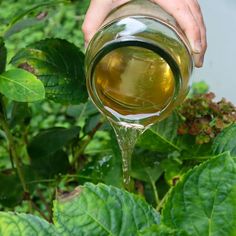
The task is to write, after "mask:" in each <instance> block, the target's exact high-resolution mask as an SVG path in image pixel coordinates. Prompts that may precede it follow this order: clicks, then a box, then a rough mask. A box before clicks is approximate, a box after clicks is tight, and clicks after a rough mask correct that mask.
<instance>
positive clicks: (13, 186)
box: [0, 173, 24, 235]
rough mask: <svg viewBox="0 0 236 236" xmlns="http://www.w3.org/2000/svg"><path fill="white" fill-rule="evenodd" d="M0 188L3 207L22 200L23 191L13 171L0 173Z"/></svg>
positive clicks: (11, 205) (0, 201)
mask: <svg viewBox="0 0 236 236" xmlns="http://www.w3.org/2000/svg"><path fill="white" fill-rule="evenodd" d="M0 189H1V191H0V204H1V205H3V206H5V207H14V206H16V205H17V204H19V203H20V202H21V201H22V200H23V193H24V191H23V188H22V186H21V184H20V180H19V178H18V176H17V175H16V174H15V173H13V174H11V173H10V174H3V173H0ZM0 235H1V234H0Z"/></svg>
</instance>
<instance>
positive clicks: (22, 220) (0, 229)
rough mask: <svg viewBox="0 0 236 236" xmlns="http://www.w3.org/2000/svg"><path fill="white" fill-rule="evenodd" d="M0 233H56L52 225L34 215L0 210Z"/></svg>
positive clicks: (16, 235)
mask: <svg viewBox="0 0 236 236" xmlns="http://www.w3.org/2000/svg"><path fill="white" fill-rule="evenodd" d="M0 235H4V236H10V235H11V236H23V235H24V236H48V235H51V236H53V235H55V236H56V235H58V234H57V233H56V230H55V229H54V227H53V225H51V224H49V223H48V222H47V221H45V220H43V219H40V218H38V217H36V216H32V215H26V214H17V213H10V212H0Z"/></svg>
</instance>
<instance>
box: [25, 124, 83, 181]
mask: <svg viewBox="0 0 236 236" xmlns="http://www.w3.org/2000/svg"><path fill="white" fill-rule="evenodd" d="M79 131H80V129H79V128H77V127H74V128H70V129H65V128H52V129H48V130H45V131H43V132H41V133H40V134H38V135H37V136H36V137H34V138H33V140H32V141H31V142H30V144H29V146H28V153H29V156H30V158H31V165H32V167H33V168H34V170H35V171H36V172H37V173H38V174H39V175H42V176H45V177H53V176H54V175H56V174H58V173H66V172H67V171H68V169H69V161H68V157H67V154H66V153H65V152H64V151H63V150H62V148H63V147H64V146H65V145H67V144H68V143H69V142H70V141H72V140H73V139H74V138H76V137H77V136H78V135H79Z"/></svg>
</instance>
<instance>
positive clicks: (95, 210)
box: [0, 183, 160, 236]
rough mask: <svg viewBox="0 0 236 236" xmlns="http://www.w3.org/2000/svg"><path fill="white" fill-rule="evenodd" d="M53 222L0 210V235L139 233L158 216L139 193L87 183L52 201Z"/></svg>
mask: <svg viewBox="0 0 236 236" xmlns="http://www.w3.org/2000/svg"><path fill="white" fill-rule="evenodd" d="M53 222H54V225H52V224H49V223H48V222H46V221H45V220H43V219H40V218H38V217H35V216H32V215H26V214H17V213H6V212H0V235H4V236H5V235H6V236H7V235H9V236H10V235H12V236H22V235H24V236H48V235H51V236H54V235H55V236H59V235H63V236H67V235H68V236H69V235H70V236H78V235H84V236H86V235H87V236H98V235H99V236H103V235H104V236H106V235H138V233H139V232H140V231H143V230H144V229H146V228H149V227H151V226H152V225H154V224H159V222H160V217H159V214H158V212H156V211H155V209H153V208H152V207H150V206H149V205H148V204H147V203H146V202H145V201H144V200H143V199H141V198H140V197H138V196H135V195H133V194H130V193H128V192H126V191H123V190H120V189H118V188H115V187H109V186H106V185H103V184H99V185H93V184H91V183H87V184H85V185H84V186H82V187H78V188H77V189H76V190H75V191H74V192H72V193H70V194H66V195H64V196H61V197H59V198H58V199H57V200H55V201H54V209H53Z"/></svg>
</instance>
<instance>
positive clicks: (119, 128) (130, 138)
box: [111, 121, 145, 191]
mask: <svg viewBox="0 0 236 236" xmlns="http://www.w3.org/2000/svg"><path fill="white" fill-rule="evenodd" d="M111 125H112V127H113V129H114V131H115V133H116V137H117V141H118V144H119V147H120V150H121V156H122V170H123V183H124V187H125V189H127V190H128V191H131V189H132V186H131V177H130V174H131V160H132V153H133V150H134V146H135V144H136V142H137V140H138V138H139V136H140V135H141V134H142V133H143V132H144V130H145V128H144V126H142V125H137V124H127V123H124V122H120V123H114V122H112V121H111Z"/></svg>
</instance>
